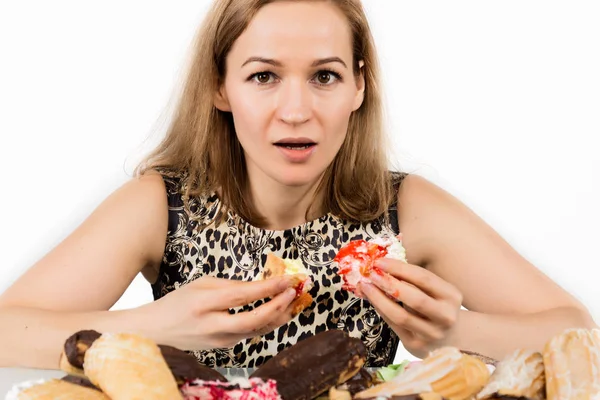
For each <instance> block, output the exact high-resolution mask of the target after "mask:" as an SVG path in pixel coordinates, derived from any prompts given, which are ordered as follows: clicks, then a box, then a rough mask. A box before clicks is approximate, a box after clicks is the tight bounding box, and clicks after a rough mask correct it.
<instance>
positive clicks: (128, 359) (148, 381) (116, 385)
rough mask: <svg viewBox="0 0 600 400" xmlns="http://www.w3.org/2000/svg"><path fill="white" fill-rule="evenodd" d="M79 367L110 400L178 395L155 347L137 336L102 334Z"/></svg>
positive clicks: (150, 399)
mask: <svg viewBox="0 0 600 400" xmlns="http://www.w3.org/2000/svg"><path fill="white" fill-rule="evenodd" d="M83 367H84V371H85V374H86V376H87V377H88V378H89V379H90V381H91V382H92V383H93V384H94V385H96V386H98V387H99V388H101V389H102V391H103V392H105V393H106V394H107V395H108V396H109V397H110V398H111V399H112V400H138V399H139V400H176V399H181V398H182V397H181V393H180V392H179V388H178V387H177V383H176V381H175V378H174V377H173V374H172V373H171V370H170V369H169V367H168V365H167V363H166V362H165V360H164V358H163V356H162V354H161V352H160V349H159V348H158V346H157V345H156V344H155V343H154V342H153V341H151V340H150V339H147V338H144V337H141V336H138V335H134V334H128V333H118V334H107V333H105V334H103V335H102V336H101V337H100V338H99V339H97V340H96V341H94V343H93V344H92V346H91V347H90V348H89V349H87V351H86V352H85V359H84V363H83Z"/></svg>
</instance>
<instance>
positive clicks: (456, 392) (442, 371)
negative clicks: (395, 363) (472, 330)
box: [355, 347, 490, 400]
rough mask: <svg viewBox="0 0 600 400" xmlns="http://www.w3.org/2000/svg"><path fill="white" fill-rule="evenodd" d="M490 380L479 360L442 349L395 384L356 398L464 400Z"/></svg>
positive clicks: (359, 394) (395, 381) (412, 368)
mask: <svg viewBox="0 0 600 400" xmlns="http://www.w3.org/2000/svg"><path fill="white" fill-rule="evenodd" d="M489 377H490V372H489V370H488V368H487V366H486V365H485V363H483V362H482V361H481V360H478V359H477V358H475V357H471V356H469V355H467V354H462V353H461V352H460V350H458V349H456V348H454V347H442V348H440V349H437V350H434V351H433V352H431V354H430V355H429V356H428V357H426V358H425V359H424V360H423V362H421V363H419V364H417V365H415V366H414V367H411V368H410V369H408V370H407V371H406V372H404V373H403V374H400V375H398V376H397V377H396V378H395V379H394V380H392V381H388V382H384V383H382V384H379V385H376V386H373V387H371V388H369V389H367V390H365V391H362V392H360V393H358V394H356V396H355V398H357V399H368V398H371V397H380V396H383V397H390V396H398V395H410V394H420V393H431V392H434V393H437V394H439V395H440V396H442V397H444V398H446V399H449V400H465V399H468V398H470V397H472V396H474V395H475V394H476V393H477V392H479V391H480V390H481V389H482V388H483V387H484V386H485V384H486V383H487V381H488V379H489Z"/></svg>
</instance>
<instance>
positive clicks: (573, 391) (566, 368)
mask: <svg viewBox="0 0 600 400" xmlns="http://www.w3.org/2000/svg"><path fill="white" fill-rule="evenodd" d="M543 357H544V366H545V374H546V396H547V398H548V400H588V399H599V398H600V330H598V329H589V330H588V329H569V330H566V331H564V332H563V333H561V334H560V335H557V336H555V337H554V338H552V339H551V340H550V341H549V342H548V343H547V344H546V346H545V348H544V352H543Z"/></svg>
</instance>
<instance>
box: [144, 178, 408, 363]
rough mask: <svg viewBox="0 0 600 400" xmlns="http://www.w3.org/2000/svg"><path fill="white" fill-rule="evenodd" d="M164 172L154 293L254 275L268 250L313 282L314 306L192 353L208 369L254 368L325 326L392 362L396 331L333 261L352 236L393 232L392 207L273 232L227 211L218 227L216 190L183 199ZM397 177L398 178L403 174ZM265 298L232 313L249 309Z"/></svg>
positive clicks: (178, 182) (376, 359) (176, 182)
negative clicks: (165, 217) (265, 330)
mask: <svg viewBox="0 0 600 400" xmlns="http://www.w3.org/2000/svg"><path fill="white" fill-rule="evenodd" d="M161 174H162V175H163V180H164V182H165V185H166V188H167V198H168V207H169V222H168V235H167V240H166V246H165V252H164V256H163V260H162V264H161V266H160V270H159V276H158V279H157V281H156V282H155V283H153V284H152V291H153V295H154V298H155V299H158V298H160V297H162V296H165V295H166V294H168V293H169V292H171V291H173V290H177V289H178V288H180V287H182V286H184V285H185V284H187V283H189V282H191V281H193V280H194V279H197V278H200V277H202V276H212V277H217V278H227V279H237V280H244V281H250V280H253V279H255V278H257V276H258V275H259V274H260V272H261V271H262V268H263V264H264V263H265V261H266V255H267V253H268V252H274V253H275V254H277V255H278V256H280V257H285V258H300V259H302V261H303V262H304V264H305V266H306V267H307V268H308V269H309V270H310V271H311V272H312V277H313V280H314V287H313V288H312V289H311V291H310V293H311V295H312V296H313V298H314V302H313V304H312V305H311V306H309V307H308V308H306V309H305V310H304V311H303V312H302V313H300V314H299V315H297V316H296V317H295V318H294V319H293V320H292V321H290V322H289V323H288V324H286V325H283V326H281V327H280V328H278V329H276V330H275V331H273V332H271V333H269V334H267V335H265V336H262V337H255V338H251V339H247V340H244V341H241V342H239V343H237V344H236V345H235V346H234V347H232V348H219V349H212V350H203V351H193V352H192V354H193V355H194V356H196V357H197V359H198V360H199V361H200V362H201V363H203V364H205V365H208V366H210V367H237V368H255V367H258V366H260V365H261V364H262V363H264V362H265V361H266V360H268V359H269V358H271V357H272V356H273V355H275V354H277V353H278V352H280V351H281V350H283V349H284V348H286V347H288V346H291V345H293V344H294V343H296V342H297V341H299V340H301V339H303V338H305V337H308V336H311V335H314V334H315V333H319V332H322V331H325V330H328V329H342V330H345V331H347V332H348V333H349V334H350V336H352V337H356V338H360V339H362V341H363V343H364V344H365V346H366V347H367V349H368V359H367V362H366V366H368V367H381V366H385V365H388V364H391V363H392V362H393V360H394V356H395V353H396V350H397V347H398V343H399V339H398V337H397V336H396V334H395V333H394V332H393V331H392V330H391V329H390V327H389V326H388V325H387V324H386V323H385V322H384V320H383V319H382V318H381V317H380V316H379V315H378V314H377V312H376V311H375V309H374V308H373V307H372V306H371V305H370V304H369V302H368V301H367V300H362V299H359V298H357V297H355V296H354V295H353V294H352V293H349V292H348V291H345V290H342V289H341V286H342V282H341V279H340V277H339V276H338V275H337V274H336V272H335V270H334V268H332V266H331V262H332V260H333V258H334V257H335V255H336V253H337V251H338V250H339V249H340V247H342V246H343V245H345V244H346V243H348V242H349V241H351V240H355V239H369V238H372V237H374V236H375V235H378V234H380V233H387V234H398V224H397V214H396V208H395V205H392V206H391V208H390V210H389V213H388V215H389V217H388V218H384V217H382V218H381V219H380V220H376V221H373V222H371V223H351V222H348V221H344V220H342V219H340V218H338V217H336V216H334V215H331V214H327V215H324V216H323V217H321V218H319V219H316V220H313V221H309V222H307V223H304V224H302V225H299V226H296V227H294V228H291V229H286V230H281V231H272V230H265V229H259V228H257V227H254V226H252V225H250V224H249V223H248V222H246V221H244V220H243V219H242V218H241V217H240V216H238V215H237V214H235V213H234V212H231V211H227V212H226V214H225V218H224V219H223V222H222V223H220V224H219V225H218V226H215V225H216V224H215V222H214V221H213V220H214V219H215V216H216V215H217V213H218V211H219V209H220V207H221V202H220V200H219V198H218V197H217V196H216V195H215V194H213V195H210V196H206V197H202V198H199V197H195V198H190V199H189V201H184V193H185V179H183V176H182V175H177V174H172V173H164V172H163V171H161ZM395 176H396V177H397V178H399V179H397V181H398V184H399V183H400V182H401V180H402V178H403V177H404V176H403V175H395ZM386 221H389V223H387V222H386ZM262 303H263V301H258V302H256V303H254V304H250V305H248V306H245V307H240V308H236V309H233V310H230V312H232V313H235V312H240V311H247V310H252V309H253V308H255V307H258V306H259V305H261V304H262Z"/></svg>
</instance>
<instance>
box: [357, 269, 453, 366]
mask: <svg viewBox="0 0 600 400" xmlns="http://www.w3.org/2000/svg"><path fill="white" fill-rule="evenodd" d="M375 265H376V267H377V268H379V269H380V270H381V271H383V272H384V273H383V274H380V273H378V272H377V271H374V272H373V273H371V275H370V277H369V278H370V280H371V282H372V284H365V283H361V284H360V285H361V286H360V290H362V292H363V293H364V294H365V296H366V298H367V299H368V300H369V301H370V302H371V304H372V305H373V307H375V309H376V310H377V312H378V313H379V314H380V315H381V317H382V318H383V319H384V320H385V321H386V322H387V323H388V324H389V325H390V327H391V328H392V329H393V330H394V332H396V334H397V335H398V336H399V338H400V340H401V341H402V344H403V345H404V347H405V348H406V349H407V350H408V351H409V352H410V353H411V354H413V355H415V356H417V357H421V358H423V357H425V356H427V355H428V354H429V352H430V351H432V350H434V349H436V348H438V347H441V346H444V345H447V344H449V343H450V341H451V339H452V334H453V333H454V328H455V326H456V322H457V319H458V316H459V312H460V307H461V305H462V294H461V293H460V291H459V290H458V289H457V288H456V287H455V286H453V285H452V284H450V283H448V282H446V281H445V280H443V279H442V278H440V277H439V276H437V275H435V274H434V273H432V272H430V271H428V270H426V269H425V268H422V267H419V266H417V265H412V264H407V263H404V262H402V261H399V260H394V259H391V258H382V259H380V260H378V261H377V262H376V264H375ZM398 302H402V303H403V304H404V307H402V306H401V305H400V304H398Z"/></svg>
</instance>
